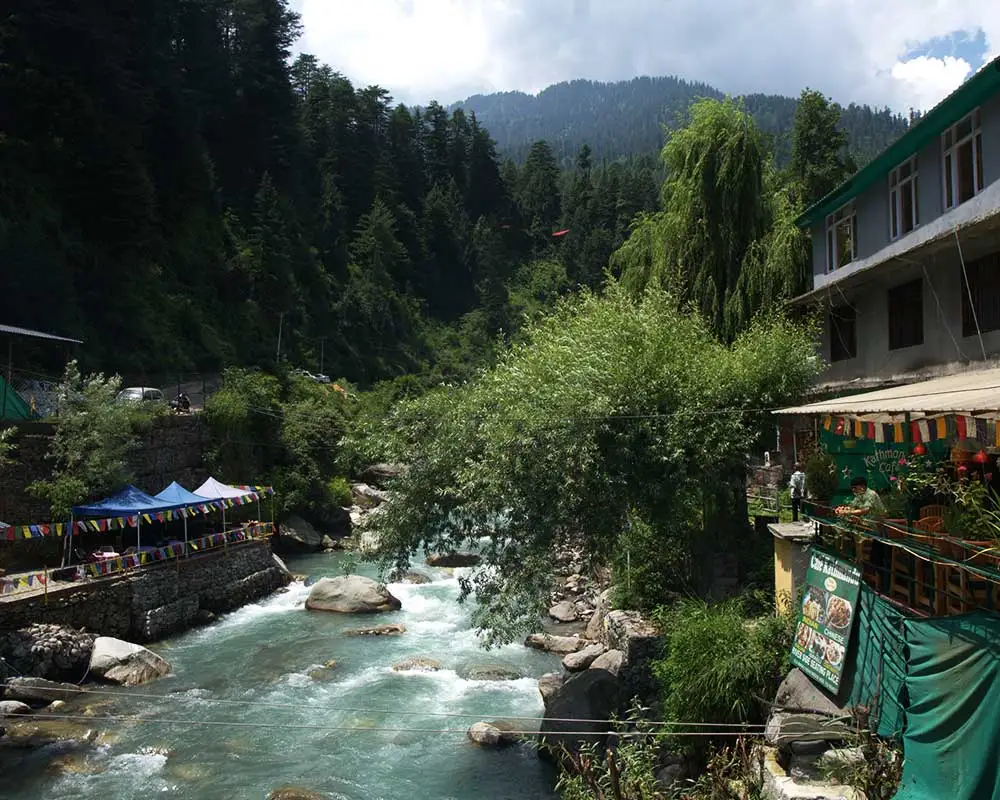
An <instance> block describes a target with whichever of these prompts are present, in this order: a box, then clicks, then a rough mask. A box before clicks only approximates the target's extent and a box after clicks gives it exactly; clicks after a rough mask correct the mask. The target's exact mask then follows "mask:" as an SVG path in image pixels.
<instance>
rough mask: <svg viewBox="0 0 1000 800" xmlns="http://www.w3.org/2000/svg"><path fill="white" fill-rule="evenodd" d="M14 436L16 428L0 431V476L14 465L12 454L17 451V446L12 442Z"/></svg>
mask: <svg viewBox="0 0 1000 800" xmlns="http://www.w3.org/2000/svg"><path fill="white" fill-rule="evenodd" d="M16 435H17V428H3V429H0V474H3V470H5V469H6V468H7V467H9V466H10V465H11V464H13V463H14V457H13V454H14V453H15V452H16V451H17V444H16V443H15V442H14V437H15V436H16Z"/></svg>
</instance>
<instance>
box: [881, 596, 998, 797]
mask: <svg viewBox="0 0 1000 800" xmlns="http://www.w3.org/2000/svg"><path fill="white" fill-rule="evenodd" d="M904 624H905V629H906V646H907V649H908V650H909V660H908V664H907V676H906V694H907V707H906V729H905V732H904V734H903V752H904V754H905V759H906V760H905V762H904V764H903V781H902V784H901V787H900V790H899V792H897V793H896V800H939V798H942V797H946V798H949V800H980V798H982V800H993V798H998V797H1000V617H997V615H995V614H988V613H985V612H976V613H973V614H964V615H962V616H960V617H944V618H937V619H930V620H906V622H905V623H904Z"/></svg>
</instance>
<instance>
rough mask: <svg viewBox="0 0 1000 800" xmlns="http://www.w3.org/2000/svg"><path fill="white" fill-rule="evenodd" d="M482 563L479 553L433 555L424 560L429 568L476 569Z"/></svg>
mask: <svg viewBox="0 0 1000 800" xmlns="http://www.w3.org/2000/svg"><path fill="white" fill-rule="evenodd" d="M480 561H482V557H481V556H480V555H479V554H478V553H432V554H431V555H429V556H427V558H426V559H424V563H425V564H426V565H427V566H428V567H475V566H477V565H478V564H479V562H480Z"/></svg>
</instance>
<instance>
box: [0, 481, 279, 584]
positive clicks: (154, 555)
mask: <svg viewBox="0 0 1000 800" xmlns="http://www.w3.org/2000/svg"><path fill="white" fill-rule="evenodd" d="M199 490H200V491H204V492H205V494H199V493H198V492H190V491H188V490H187V489H185V488H184V487H183V486H181V485H180V484H178V483H176V482H175V483H172V484H170V486H168V487H166V488H165V489H164V490H163V491H161V492H159V493H158V494H157V495H155V496H152V495H148V494H146V493H145V492H143V491H142V490H140V489H138V488H136V487H135V486H126V487H125V488H124V489H122V490H121V491H120V492H118V493H116V494H114V495H112V496H111V497H108V498H105V499H104V500H100V501H98V502H95V503H90V504H87V505H81V506H75V507H74V508H73V517H72V518H71V520H70V522H69V523H68V524H67V523H41V524H33V525H7V524H0V540H2V541H3V542H5V543H10V544H11V545H13V546H16V544H17V543H18V542H21V541H25V540H35V541H37V540H39V539H41V540H46V539H60V540H62V542H63V544H62V546H61V548H60V549H61V550H62V551H63V556H62V564H63V566H62V567H60V568H58V569H55V570H50V569H47V568H43V569H34V570H29V571H26V572H19V573H16V574H7V575H4V574H3V573H0V594H3V595H9V594H13V593H15V592H19V591H22V590H31V589H35V588H37V587H39V586H42V587H44V588H46V589H47V588H48V584H49V582H50V580H65V579H70V580H72V579H79V578H83V577H99V576H104V575H110V574H113V573H115V572H120V571H123V570H128V569H134V568H137V567H140V566H142V565H145V564H151V563H157V562H161V561H167V560H171V559H178V558H181V557H189V556H192V555H196V554H199V553H202V552H205V551H209V550H213V549H215V548H220V547H221V548H228V546H229V545H230V544H234V543H237V542H242V541H247V540H249V539H256V538H267V537H269V536H270V535H271V534H272V533H273V529H274V523H273V513H274V511H273V505H272V508H271V515H272V521H271V522H263V521H261V520H260V516H261V514H260V500H261V498H262V497H270V496H273V494H274V490H273V489H272V488H271V487H270V486H229V485H227V484H224V483H221V482H220V481H217V480H215V479H214V478H209V480H208V481H206V482H205V483H204V484H202V486H200V487H199ZM251 503H256V508H257V517H256V519H253V520H249V521H243V522H238V523H237V524H236V525H232V524H230V522H231V520H230V521H227V518H226V512H227V510H229V509H232V508H234V507H241V506H246V505H249V504H251ZM216 511H218V512H221V519H222V524H221V528H220V527H219V526H218V524H217V523H213V522H211V521H209V520H207V517H208V516H209V515H211V514H213V513H214V512H216ZM189 520H193V521H194V522H195V535H194V537H191V536H189V529H188V523H189ZM132 530H134V539H133V536H132V533H131V531H132ZM181 536H182V537H183V538H181ZM88 540H89V541H88ZM94 540H98V542H99V543H100V546H99V547H98V548H97V549H94V546H93V543H94ZM133 541H134V544H133V543H132V542H133ZM85 542H86V545H85ZM108 542H114V544H108ZM88 551H89V552H88ZM74 561H75V562H77V563H76V565H75V566H74V565H73V564H74Z"/></svg>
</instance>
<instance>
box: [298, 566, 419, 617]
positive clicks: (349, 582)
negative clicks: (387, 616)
mask: <svg viewBox="0 0 1000 800" xmlns="http://www.w3.org/2000/svg"><path fill="white" fill-rule="evenodd" d="M402 605H403V604H402V603H400V602H399V599H398V598H396V597H393V595H392V594H390V593H389V590H388V589H386V588H385V586H384V585H383V584H380V583H376V582H375V581H373V580H372V579H371V578H365V577H363V576H361V575H340V576H338V577H336V578H322V579H320V580H319V581H317V582H316V583H315V584H314V585H313V587H312V589H311V590H310V591H309V597H308V598H307V599H306V608H307V609H310V610H311V611H334V612H337V613H340V614H375V613H378V612H382V611H398V610H399V609H400V608H402Z"/></svg>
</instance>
